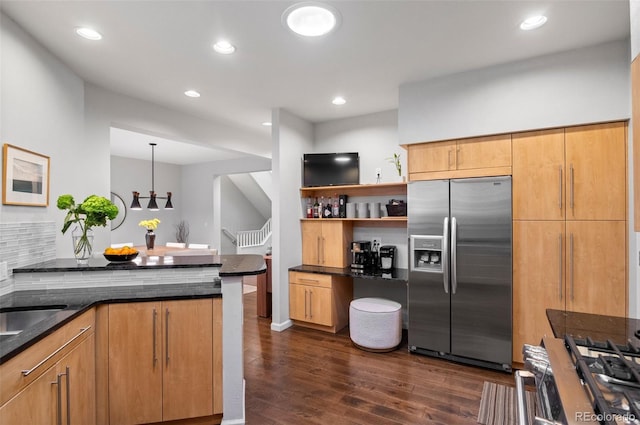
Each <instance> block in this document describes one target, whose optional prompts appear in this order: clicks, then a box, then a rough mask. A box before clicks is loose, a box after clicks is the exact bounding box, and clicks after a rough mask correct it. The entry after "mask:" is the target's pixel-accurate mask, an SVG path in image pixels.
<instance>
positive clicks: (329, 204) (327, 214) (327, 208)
mask: <svg viewBox="0 0 640 425" xmlns="http://www.w3.org/2000/svg"><path fill="white" fill-rule="evenodd" d="M332 204H333V202H332V201H331V198H329V201H328V202H327V203H326V204H324V205H323V208H324V211H323V213H324V215H323V216H322V218H331V217H332V214H331V208H333V206H332Z"/></svg>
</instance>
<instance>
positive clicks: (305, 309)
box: [304, 289, 309, 319]
mask: <svg viewBox="0 0 640 425" xmlns="http://www.w3.org/2000/svg"><path fill="white" fill-rule="evenodd" d="M307 317H309V315H308V314H307V290H306V289H305V290H304V318H305V319H306V318H307Z"/></svg>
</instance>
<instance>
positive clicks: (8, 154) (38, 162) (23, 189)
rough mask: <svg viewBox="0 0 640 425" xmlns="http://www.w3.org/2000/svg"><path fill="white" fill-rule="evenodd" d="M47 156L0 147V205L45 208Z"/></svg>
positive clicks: (9, 146)
mask: <svg viewBox="0 0 640 425" xmlns="http://www.w3.org/2000/svg"><path fill="white" fill-rule="evenodd" d="M49 161H50V159H49V157H48V156H45V155H41V154H39V153H36V152H31V151H28V150H26V149H22V148H19V147H17V146H13V145H10V144H8V143H5V144H4V145H3V146H2V203H3V204H4V205H26V206H32V207H46V206H48V205H49Z"/></svg>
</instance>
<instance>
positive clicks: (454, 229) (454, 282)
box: [451, 217, 458, 295]
mask: <svg viewBox="0 0 640 425" xmlns="http://www.w3.org/2000/svg"><path fill="white" fill-rule="evenodd" d="M457 250H458V222H457V220H456V218H455V217H451V293H452V294H454V295H455V293H456V289H457V288H458V276H457V273H456V269H457V265H458V261H457V254H456V251H457Z"/></svg>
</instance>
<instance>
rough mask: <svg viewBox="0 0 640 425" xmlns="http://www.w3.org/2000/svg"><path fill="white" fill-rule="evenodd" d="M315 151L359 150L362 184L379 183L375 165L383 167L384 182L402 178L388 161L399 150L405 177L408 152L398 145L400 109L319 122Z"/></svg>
mask: <svg viewBox="0 0 640 425" xmlns="http://www.w3.org/2000/svg"><path fill="white" fill-rule="evenodd" d="M313 152H318V153H324V152H359V154H360V183H361V184H369V183H376V172H375V171H376V168H381V169H382V176H381V179H380V181H381V182H382V183H387V182H398V181H401V178H400V177H399V176H398V173H397V172H396V169H395V166H394V165H393V164H392V163H390V162H389V160H388V158H390V157H393V154H394V153H398V154H400V156H401V163H402V170H403V171H402V172H403V175H405V176H406V169H407V155H406V151H405V149H403V148H402V147H400V146H399V145H398V111H397V110H392V111H385V112H378V113H374V114H368V115H362V116H359V117H354V118H346V119H340V120H333V121H327V122H323V123H318V124H316V125H315V129H314V142H313Z"/></svg>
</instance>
